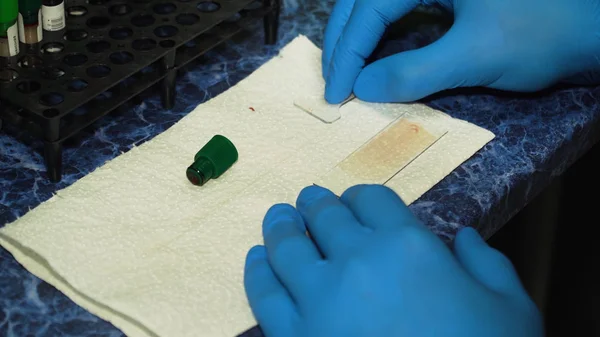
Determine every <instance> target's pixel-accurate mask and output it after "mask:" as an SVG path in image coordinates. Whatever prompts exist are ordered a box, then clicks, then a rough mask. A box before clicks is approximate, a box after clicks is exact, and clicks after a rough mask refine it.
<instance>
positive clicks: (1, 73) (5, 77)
mask: <svg viewBox="0 0 600 337" xmlns="http://www.w3.org/2000/svg"><path fill="white" fill-rule="evenodd" d="M17 78H19V73H18V72H17V71H16V70H14V69H10V68H4V69H0V82H12V81H14V80H16V79H17Z"/></svg>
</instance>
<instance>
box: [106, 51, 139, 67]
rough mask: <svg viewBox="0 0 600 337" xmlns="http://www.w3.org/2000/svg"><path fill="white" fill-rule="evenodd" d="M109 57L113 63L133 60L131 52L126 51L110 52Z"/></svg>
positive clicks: (121, 63)
mask: <svg viewBox="0 0 600 337" xmlns="http://www.w3.org/2000/svg"><path fill="white" fill-rule="evenodd" d="M109 59H110V61H111V62H112V63H114V64H118V65H123V64H127V63H129V62H131V61H133V54H131V53H129V52H126V51H118V52H114V53H112V54H110V56H109Z"/></svg>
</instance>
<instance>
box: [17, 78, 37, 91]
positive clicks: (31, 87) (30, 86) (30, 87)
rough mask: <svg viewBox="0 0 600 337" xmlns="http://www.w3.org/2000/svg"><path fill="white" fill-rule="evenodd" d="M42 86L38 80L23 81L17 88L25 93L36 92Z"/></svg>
mask: <svg viewBox="0 0 600 337" xmlns="http://www.w3.org/2000/svg"><path fill="white" fill-rule="evenodd" d="M41 88H42V85H41V84H40V82H36V81H23V82H21V83H19V84H17V90H19V91H20V92H22V93H24V94H31V93H34V92H36V91H38V90H40V89H41Z"/></svg>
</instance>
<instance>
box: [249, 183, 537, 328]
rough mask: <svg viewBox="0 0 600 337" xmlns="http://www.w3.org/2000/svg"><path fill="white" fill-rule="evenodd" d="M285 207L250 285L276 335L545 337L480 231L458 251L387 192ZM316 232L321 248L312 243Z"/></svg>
mask: <svg viewBox="0 0 600 337" xmlns="http://www.w3.org/2000/svg"><path fill="white" fill-rule="evenodd" d="M296 207H297V210H296V209H294V208H293V207H292V206H290V205H275V206H274V207H272V208H271V209H270V210H269V212H268V213H267V215H266V216H265V219H264V224H263V235H264V240H265V246H266V248H265V247H263V246H258V247H254V248H253V249H251V250H250V252H249V253H248V257H247V261H246V271H245V286H246V292H247V295H248V299H249V302H250V305H251V307H252V310H253V312H254V315H255V317H256V319H257V321H258V322H259V324H260V326H261V327H262V329H263V332H264V333H265V335H266V336H267V337H308V336H310V337H375V336H378V337H394V336H398V337H407V336H410V337H434V336H435V337H492V336H493V337H507V336H510V337H542V336H543V331H542V324H541V318H540V315H539V312H538V310H537V308H536V307H535V305H534V304H533V303H532V301H531V300H530V298H529V297H528V296H527V294H526V292H525V291H524V289H523V287H522V286H521V283H520V281H519V278H518V276H517V275H516V273H515V271H514V270H513V267H512V265H511V263H510V262H509V260H508V259H507V258H506V257H504V256H503V255H502V254H500V253H499V252H498V251H496V250H494V249H492V248H490V247H489V246H488V245H487V244H486V243H485V241H483V240H482V239H481V237H480V236H479V235H478V234H477V232H476V231H475V230H473V229H470V228H467V229H463V230H462V231H460V232H459V233H458V236H457V237H456V240H455V243H454V252H453V251H452V250H451V249H450V248H449V247H448V246H447V245H446V244H444V242H443V241H441V240H440V239H439V238H438V237H437V236H436V235H435V234H433V233H432V232H431V231H429V230H428V228H427V227H425V226H424V225H423V224H422V223H421V222H419V220H417V219H416V218H415V217H414V216H413V214H412V213H411V212H410V210H409V209H408V208H407V207H406V206H405V205H404V203H403V202H402V200H401V199H400V198H399V197H398V196H397V195H396V194H395V193H394V192H393V191H391V190H389V189H388V188H385V187H383V186H356V187H353V188H350V189H349V190H348V191H347V192H345V193H344V194H343V195H342V196H341V197H340V198H338V197H336V196H335V195H334V194H332V193H331V192H330V191H329V190H326V189H323V188H321V187H317V186H311V187H308V188H306V189H305V190H303V191H302V192H301V194H300V196H299V197H298V201H297V206H296ZM307 229H308V231H309V232H310V236H311V237H312V238H313V240H314V242H315V243H316V244H315V243H313V241H312V240H311V239H310V238H309V237H308V236H306V235H305V231H306V230H307Z"/></svg>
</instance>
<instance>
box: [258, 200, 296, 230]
mask: <svg viewBox="0 0 600 337" xmlns="http://www.w3.org/2000/svg"><path fill="white" fill-rule="evenodd" d="M299 221H301V219H300V218H299V215H298V212H297V211H296V209H295V208H294V206H292V205H289V204H275V205H273V206H271V208H269V210H268V211H267V214H265V217H264V219H263V236H264V235H266V234H267V232H269V231H270V230H271V229H272V228H273V227H274V226H276V225H277V224H278V223H281V222H294V223H296V222H299Z"/></svg>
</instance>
